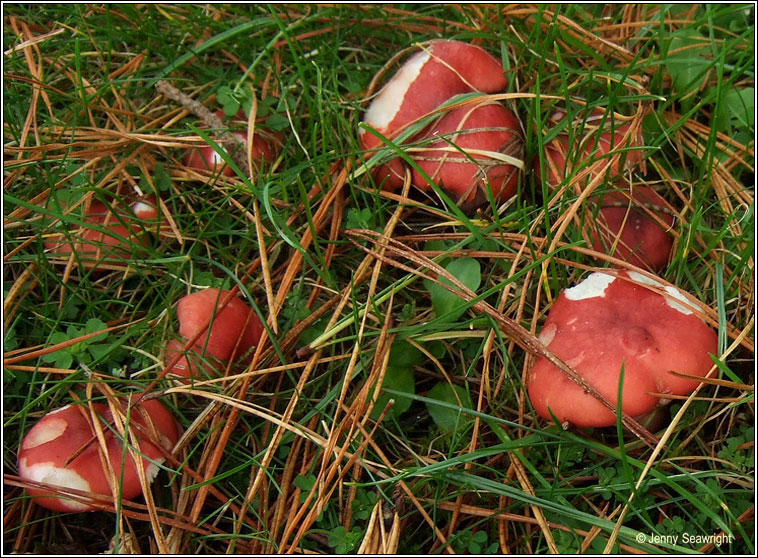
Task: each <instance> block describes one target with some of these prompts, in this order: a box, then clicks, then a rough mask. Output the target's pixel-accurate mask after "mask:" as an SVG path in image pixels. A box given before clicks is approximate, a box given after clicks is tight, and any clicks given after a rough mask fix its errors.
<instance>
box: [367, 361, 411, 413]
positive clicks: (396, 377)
mask: <svg viewBox="0 0 758 558" xmlns="http://www.w3.org/2000/svg"><path fill="white" fill-rule="evenodd" d="M382 388H386V389H391V390H394V391H402V392H403V393H407V394H408V395H415V393H416V380H415V378H414V375H413V369H411V368H408V367H404V366H388V367H387V370H386V371H385V373H384V382H383V383H382ZM390 399H394V400H395V403H394V404H393V405H392V407H390V410H389V411H387V417H395V418H397V417H399V416H400V415H402V414H403V413H404V412H406V411H407V410H408V409H409V408H410V406H411V402H412V401H413V400H412V399H411V398H410V397H402V396H396V395H392V396H390V394H388V393H381V394H380V395H379V397H378V398H377V400H376V403H375V404H374V408H373V409H372V410H371V418H372V419H373V420H376V419H378V418H379V417H380V416H381V414H382V411H384V408H385V407H386V406H387V403H388V402H389V400H390Z"/></svg>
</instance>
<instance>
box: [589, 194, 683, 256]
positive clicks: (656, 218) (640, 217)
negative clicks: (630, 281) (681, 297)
mask: <svg viewBox="0 0 758 558" xmlns="http://www.w3.org/2000/svg"><path fill="white" fill-rule="evenodd" d="M598 200H599V201H598V202H597V203H599V204H600V209H599V211H598V215H597V220H596V221H595V223H594V224H593V225H591V226H590V228H591V232H590V236H591V238H592V247H593V248H594V249H595V250H597V251H599V252H604V253H607V254H613V255H614V256H615V257H617V258H619V259H621V260H624V261H626V262H629V263H630V264H632V265H635V266H637V267H641V268H643V269H648V270H650V271H656V270H659V269H662V268H663V267H665V266H666V264H667V263H668V261H669V258H670V257H671V250H672V247H673V244H674V240H673V238H672V237H671V235H670V234H669V232H668V231H667V230H666V229H667V228H671V227H673V226H674V222H675V219H674V215H672V214H671V213H670V212H667V211H666V210H667V209H668V204H667V203H666V200H665V199H663V198H662V197H661V196H660V195H659V194H658V193H657V192H656V191H655V190H653V189H652V188H649V187H647V186H634V187H633V188H631V189H629V188H625V189H614V190H612V191H610V192H608V193H605V194H604V195H602V197H599V198H598Z"/></svg>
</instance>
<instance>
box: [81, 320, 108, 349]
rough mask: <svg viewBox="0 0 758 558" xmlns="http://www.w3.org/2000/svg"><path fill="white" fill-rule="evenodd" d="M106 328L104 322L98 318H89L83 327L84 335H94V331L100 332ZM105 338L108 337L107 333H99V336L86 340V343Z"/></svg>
mask: <svg viewBox="0 0 758 558" xmlns="http://www.w3.org/2000/svg"><path fill="white" fill-rule="evenodd" d="M107 327H108V325H107V324H106V323H105V322H104V321H102V320H100V319H98V318H90V319H89V320H87V323H86V324H85V325H84V333H95V332H96V331H102V330H103V329H106V328H107ZM106 337H108V333H101V334H100V335H96V336H95V337H93V338H91V339H88V340H87V342H88V343H94V342H96V341H102V340H103V339H105V338H106Z"/></svg>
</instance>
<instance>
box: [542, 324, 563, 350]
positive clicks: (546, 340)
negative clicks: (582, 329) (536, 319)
mask: <svg viewBox="0 0 758 558" xmlns="http://www.w3.org/2000/svg"><path fill="white" fill-rule="evenodd" d="M557 332H558V326H557V325H555V324H547V325H546V326H545V327H544V328H542V331H541V332H540V334H539V336H538V339H539V340H540V343H542V344H543V345H545V346H546V347H547V346H548V345H550V343H552V342H553V339H555V334H556V333H557Z"/></svg>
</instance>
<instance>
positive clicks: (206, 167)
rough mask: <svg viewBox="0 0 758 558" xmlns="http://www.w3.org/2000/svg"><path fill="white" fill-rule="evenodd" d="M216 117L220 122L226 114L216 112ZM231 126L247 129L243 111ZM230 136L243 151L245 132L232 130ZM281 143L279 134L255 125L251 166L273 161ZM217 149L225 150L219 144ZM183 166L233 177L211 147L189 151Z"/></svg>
mask: <svg viewBox="0 0 758 558" xmlns="http://www.w3.org/2000/svg"><path fill="white" fill-rule="evenodd" d="M216 116H218V117H219V118H220V119H221V120H225V119H226V114H225V113H224V111H223V110H218V111H216ZM231 125H232V126H233V127H239V126H242V127H244V128H247V116H245V113H244V111H240V112H239V113H237V115H236V116H235V117H234V118H233V119H232V123H231ZM231 134H232V135H233V136H234V137H236V138H237V139H238V140H239V141H240V144H239V149H240V150H241V149H243V147H242V146H243V145H244V144H245V142H246V141H247V131H246V130H234V131H231ZM281 141H282V140H281V136H280V135H279V134H277V133H275V132H271V131H269V130H268V129H266V128H265V127H263V126H258V125H257V124H256V127H255V134H254V135H253V146H252V149H251V153H250V157H251V160H252V162H253V164H256V163H260V162H261V161H266V162H271V161H273V160H275V159H276V157H277V156H278V154H279V149H280V147H281ZM217 143H219V142H217ZM219 147H221V148H222V149H225V148H224V147H223V146H222V145H221V143H219ZM184 164H185V165H186V166H188V167H190V168H193V169H196V170H202V171H210V172H214V173H215V172H221V173H222V174H223V175H224V176H233V175H234V170H233V169H232V167H230V166H229V165H227V164H226V161H224V159H223V157H221V155H220V154H219V153H218V152H217V151H216V150H215V149H214V148H213V146H211V145H204V146H203V147H193V148H191V149H189V150H188V151H187V153H186V154H185V156H184Z"/></svg>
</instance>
